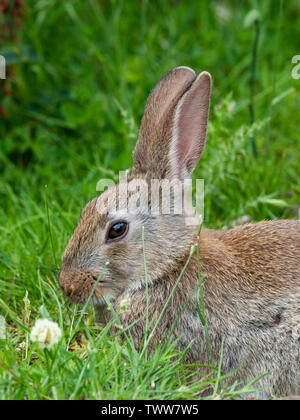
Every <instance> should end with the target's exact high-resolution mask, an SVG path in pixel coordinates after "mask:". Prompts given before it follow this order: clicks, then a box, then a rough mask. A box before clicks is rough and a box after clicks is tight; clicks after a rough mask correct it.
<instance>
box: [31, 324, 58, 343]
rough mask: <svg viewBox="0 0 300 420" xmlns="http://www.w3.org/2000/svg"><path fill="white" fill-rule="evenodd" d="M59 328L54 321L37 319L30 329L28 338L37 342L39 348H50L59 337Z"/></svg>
mask: <svg viewBox="0 0 300 420" xmlns="http://www.w3.org/2000/svg"><path fill="white" fill-rule="evenodd" d="M61 335H62V333H61V329H60V328H59V326H58V325H57V324H56V322H52V321H48V319H38V320H37V321H36V323H35V326H34V327H33V328H32V330H31V335H30V340H31V341H33V342H37V343H38V344H39V347H40V348H41V349H44V348H47V349H49V350H50V349H51V348H52V347H53V346H54V345H55V344H57V343H58V342H59V340H60V339H61Z"/></svg>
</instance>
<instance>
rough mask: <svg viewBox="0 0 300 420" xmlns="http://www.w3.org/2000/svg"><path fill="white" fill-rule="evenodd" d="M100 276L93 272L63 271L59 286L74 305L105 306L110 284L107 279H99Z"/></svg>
mask: <svg viewBox="0 0 300 420" xmlns="http://www.w3.org/2000/svg"><path fill="white" fill-rule="evenodd" d="M98 277H99V274H96V273H94V272H91V271H81V270H78V271H77V270H75V271H73V270H72V271H70V270H62V271H61V272H60V276H59V285H60V287H61V289H62V291H63V293H64V294H65V295H66V296H67V297H68V298H69V299H70V300H71V301H72V302H74V303H78V304H85V303H86V302H87V301H89V303H90V304H92V305H93V306H104V305H105V304H106V300H107V299H106V298H105V296H108V295H109V293H108V284H107V283H106V281H105V279H103V278H102V279H101V280H100V281H99V279H98Z"/></svg>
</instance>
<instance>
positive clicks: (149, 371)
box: [0, 0, 300, 399]
mask: <svg viewBox="0 0 300 420" xmlns="http://www.w3.org/2000/svg"><path fill="white" fill-rule="evenodd" d="M27 5H28V7H27V12H26V18H24V20H23V27H21V28H20V31H19V40H18V41H15V42H14V43H8V42H6V43H5V44H1V47H0V54H4V55H6V56H7V57H8V60H7V61H8V62H9V63H11V65H13V67H12V68H11V69H12V70H13V73H14V75H13V77H12V78H11V79H10V83H11V87H12V91H13V94H12V95H8V96H5V97H3V98H1V106H5V109H6V112H7V115H8V118H6V119H5V118H4V117H3V118H1V120H0V199H1V203H2V206H1V208H0V315H2V316H3V317H4V318H5V322H6V339H5V340H3V339H0V398H1V399H24V398H25V399H37V398H39V399H58V398H62V399H80V398H86V399H112V398H118V399H125V398H128V399H134V398H161V399H171V398H199V397H200V396H201V392H202V391H203V389H204V388H205V387H210V389H211V391H212V392H211V394H210V395H211V396H210V397H209V398H233V397H235V396H237V395H238V394H239V393H243V392H244V391H245V392H246V391H249V390H250V388H253V386H255V384H250V385H249V387H248V388H247V389H244V390H239V386H238V385H237V384H235V385H234V386H233V387H226V378H224V377H223V374H222V371H221V368H220V364H219V362H220V361H219V360H215V361H212V365H213V366H212V369H211V375H210V376H208V377H203V379H202V380H201V381H199V380H193V379H192V378H191V376H192V372H193V367H191V366H187V365H185V364H184V362H183V355H182V354H178V352H177V351H176V345H175V344H176V343H175V344H171V343H170V345H169V347H164V348H161V349H159V350H158V351H157V353H156V354H153V355H152V356H151V355H149V354H148V353H147V351H144V352H143V351H140V352H139V351H136V350H135V349H134V346H133V345H132V342H131V341H130V335H129V334H128V340H125V342H123V344H120V341H119V339H118V337H111V336H110V334H109V331H110V325H108V326H106V327H104V328H103V326H101V325H99V324H97V322H96V319H95V314H94V313H93V311H92V309H91V308H89V307H86V308H84V310H83V308H81V307H77V306H73V305H71V304H70V303H69V302H67V301H66V300H65V299H64V297H63V296H62V293H61V291H60V289H59V287H58V283H57V277H58V272H59V265H60V261H61V259H60V257H61V255H62V253H63V250H64V248H65V246H66V243H67V241H68V239H69V237H70V235H71V233H72V231H73V229H74V226H75V224H76V221H77V220H78V217H79V214H80V211H81V209H82V207H83V205H84V204H85V203H86V202H87V201H88V200H89V199H90V198H92V197H94V196H95V195H96V184H97V181H98V180H99V178H101V177H107V176H111V177H115V176H116V173H117V171H119V170H124V169H126V168H128V167H129V166H130V165H131V151H132V149H133V146H134V143H135V141H136V135H137V131H138V125H139V121H140V118H141V116H142V112H143V107H144V104H145V100H146V97H147V95H148V93H149V91H150V89H151V88H152V87H153V86H154V84H155V83H156V81H157V80H158V79H159V78H160V77H161V76H162V75H163V74H164V73H165V72H167V71H168V70H169V69H171V68H173V67H176V66H178V65H187V66H190V67H193V68H195V70H197V71H200V70H203V69H206V70H208V71H210V72H211V73H212V75H213V78H214V87H213V98H212V111H211V116H210V125H209V132H208V142H207V148H206V151H205V153H204V155H203V158H202V160H201V163H200V164H199V166H198V167H197V169H196V172H195V177H197V178H204V179H205V191H206V194H205V225H207V226H209V227H214V228H222V227H224V226H227V227H230V226H232V225H233V224H234V223H235V222H236V220H237V219H239V218H240V217H241V216H244V215H246V214H247V215H249V217H250V218H251V219H252V220H254V221H256V220H262V219H267V218H268V219H277V218H299V216H300V210H299V201H300V200H299V199H300V182H299V172H300V164H299V162H300V138H299V122H298V121H299V117H300V96H299V88H300V84H299V81H297V80H293V79H292V78H291V70H292V67H291V58H292V56H294V55H296V54H299V50H298V49H299V45H298V39H299V36H300V33H299V32H300V25H299V23H300V21H299V20H300V14H299V4H298V2H297V1H296V0H290V1H289V2H278V1H276V0H266V1H264V2H256V1H245V2H238V1H237V2H232V1H225V2H218V1H213V2H204V1H203V2H198V1H191V2H188V3H187V2H184V1H175V0H174V1H171V0H170V1H157V2H148V1H143V2H142V4H140V3H138V2H135V1H133V2H125V1H118V2H116V1H108V2H100V1H97V0H88V1H81V0H75V1H71V0H66V1H64V2H61V1H58V0H49V1H44V0H35V1H33V0H28V1H27ZM254 9H255V10H257V11H258V12H259V16H260V36H259V42H258V44H257V49H256V70H255V84H254V85H253V89H252V95H251V101H252V105H253V107H254V108H255V121H251V123H249V105H250V99H249V83H250V79H251V62H252V61H253V49H252V47H253V42H254V32H253V26H249V27H248V26H247V24H245V21H246V23H247V16H249V13H250V12H251V11H252V10H254ZM248 20H249V17H248ZM0 83H1V81H0ZM251 139H255V141H256V148H257V156H254V155H253V153H252V150H251ZM45 185H47V187H46V188H45ZM144 257H145V268H146V265H147V264H146V262H147V254H146V253H145V255H144ZM27 292H28V294H27ZM25 296H27V300H26V301H25V302H24V301H23V299H24V297H25ZM28 299H29V301H30V304H29V302H28ZM200 309H201V307H200ZM201 314H202V313H201V310H200V315H201ZM202 316H203V314H202ZM38 317H50V318H51V319H52V320H53V321H56V322H58V323H59V325H60V327H61V328H62V329H63V339H62V341H61V343H60V344H59V345H58V346H57V347H56V348H55V349H53V350H51V351H42V350H41V349H39V348H38V347H37V346H36V345H35V344H33V343H31V342H30V341H29V334H30V329H31V327H32V325H33V324H34V322H35V320H36V319H37V318H38ZM202 320H204V319H203V318H202ZM150 327H151V325H149V328H148V329H146V330H147V331H149V332H150V333H151V328H150ZM120 334H122V332H121V331H120ZM208 336H209V331H208ZM174 356H177V357H174ZM213 362H214V363H213ZM220 384H222V386H220Z"/></svg>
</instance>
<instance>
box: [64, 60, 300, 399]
mask: <svg viewBox="0 0 300 420" xmlns="http://www.w3.org/2000/svg"><path fill="white" fill-rule="evenodd" d="M211 84H212V78H211V75H210V74H209V73H208V72H205V71H203V72H201V73H200V74H198V75H196V73H195V72H194V71H193V70H192V69H190V68H188V67H184V66H181V67H177V68H175V69H173V70H171V71H170V72H169V73H167V74H166V75H165V76H164V77H163V78H162V79H161V80H160V81H159V82H158V83H157V85H156V86H155V88H154V89H153V90H152V91H151V93H150V95H149V97H148V100H147V104H146V107H145V112H144V115H143V118H142V122H141V127H140V131H139V136H138V140H137V143H136V146H135V148H134V151H133V165H132V169H131V171H130V173H129V174H128V176H127V177H126V179H125V181H124V180H123V181H120V183H119V184H118V185H116V186H111V187H110V188H108V189H107V190H105V191H104V192H103V193H102V194H101V195H100V196H99V197H96V198H94V199H93V200H92V201H90V202H89V203H88V204H87V206H86V207H85V208H84V209H83V211H82V213H81V217H80V220H79V222H78V225H77V227H76V229H75V231H74V234H73V236H72V237H71V239H70V240H69V243H68V245H67V247H66V250H65V253H64V255H63V260H62V265H61V272H60V276H59V283H60V286H61V288H62V290H63V292H64V293H65V295H66V296H67V297H69V298H70V299H71V300H72V301H74V302H76V303H81V304H83V303H85V302H86V301H87V299H88V297H89V295H90V294H91V293H92V290H93V288H94V287H95V285H96V282H97V279H98V277H99V274H100V273H102V272H103V270H104V267H105V271H104V274H103V276H102V277H101V280H100V281H99V284H98V285H97V287H96V289H95V291H94V294H93V296H92V299H91V302H92V303H93V304H94V305H95V307H96V308H97V309H98V310H99V313H101V317H102V320H104V321H105V322H108V321H109V320H110V319H111V316H112V315H111V310H109V308H108V306H107V304H106V302H107V299H109V301H110V302H111V304H112V307H113V308H114V310H115V311H116V312H118V310H119V308H120V305H122V302H124V300H126V299H127V301H128V302H129V308H128V310H127V311H124V313H123V314H122V317H121V322H122V325H123V327H124V328H125V327H126V326H131V328H130V333H131V335H132V337H133V340H134V343H135V345H136V347H137V348H139V346H140V344H141V343H142V340H143V337H144V334H145V325H146V323H147V316H148V321H149V322H151V323H152V324H151V325H153V323H155V322H156V321H157V320H158V317H159V315H160V313H161V312H162V309H163V307H164V305H165V303H166V301H167V299H168V298H169V296H170V294H171V298H170V301H169V303H168V305H167V307H166V309H165V312H164V313H163V316H162V317H161V319H160V322H159V323H158V326H157V329H156V330H155V332H154V334H153V337H152V340H151V343H150V345H149V346H150V347H149V348H150V350H151V349H152V350H154V349H155V348H156V347H157V346H158V345H159V343H161V342H163V340H165V339H166V336H167V335H168V333H170V332H171V330H172V334H173V335H172V337H173V339H174V340H175V339H176V340H177V341H176V348H177V349H178V350H179V351H183V350H185V349H186V348H187V346H190V348H189V350H188V352H187V353H186V359H185V360H186V362H187V363H200V364H206V365H210V364H211V354H210V352H209V349H208V345H207V341H206V338H205V329H204V327H203V324H202V322H201V320H200V317H199V315H198V311H197V299H198V301H199V292H198V290H199V276H198V253H199V263H200V273H201V277H202V279H203V280H202V292H203V300H204V309H205V316H206V323H207V328H208V333H209V336H210V342H211V350H212V354H213V356H214V358H215V359H216V360H219V357H220V349H221V347H222V346H223V355H222V357H223V361H222V370H223V372H233V371H235V373H234V374H233V376H232V381H238V382H239V383H240V384H241V385H243V384H244V385H245V384H248V383H250V382H251V381H253V380H254V379H255V378H258V377H259V376H260V375H263V374H265V373H269V374H268V375H266V376H263V377H262V378H261V379H259V381H258V383H257V385H256V386H259V387H260V389H261V391H259V393H258V395H259V396H260V397H264V398H267V397H270V396H272V395H275V394H279V395H280V396H286V395H299V393H300V260H299V257H300V221H299V220H278V221H262V222H258V223H246V224H244V225H241V226H236V227H234V228H232V229H230V230H211V229H207V228H205V227H202V229H201V230H200V229H199V228H198V225H197V224H196V223H195V224H193V223H186V218H187V217H188V216H187V213H189V212H186V211H184V212H183V213H182V214H175V213H174V212H173V213H172V212H170V213H169V214H162V212H157V213H156V214H154V215H153V214H151V212H150V214H149V211H148V210H149V207H152V204H153V203H151V198H149V197H148V199H146V200H144V201H143V200H141V201H143V203H142V204H141V207H140V209H139V210H138V211H136V212H135V213H134V214H131V213H130V212H129V211H128V208H127V207H128V206H127V204H128V201H127V202H126V200H125V201H124V200H123V206H122V205H121V206H119V208H117V209H116V207H115V206H114V205H112V207H111V208H110V204H109V198H110V197H111V196H112V195H115V196H116V197H120V196H121V195H122V193H124V192H125V190H126V191H128V190H130V191H131V192H132V191H134V188H133V187H134V185H135V183H136V182H139V181H143V182H145V183H146V184H147V185H149V184H150V180H152V179H158V180H173V179H176V180H179V181H180V182H183V180H185V179H187V178H190V177H191V175H192V173H193V170H194V168H195V166H196V164H197V163H198V161H199V159H200V157H201V155H202V152H203V150H204V147H205V143H206V132H207V123H208V114H209V106H210V93H211ZM174 194H175V193H174ZM173 198H174V197H173ZM172 202H173V201H172ZM119 204H120V203H119ZM154 207H157V202H156V203H155V205H153V208H154ZM189 217H190V214H189ZM195 217H196V216H195ZM143 228H144V247H143V243H142V229H143ZM195 244H198V246H199V251H198V252H194V253H191V249H195ZM144 254H145V255H144ZM144 256H145V261H144ZM189 259H190V260H189ZM188 261H189V262H188ZM187 262H188V264H187ZM145 264H146V272H147V276H146V275H145ZM184 266H186V268H185V270H184V271H183V268H184ZM182 273H183V274H182ZM180 275H182V277H181V278H180V281H179V282H178V285H177V287H176V288H175V290H174V291H173V293H172V292H171V291H172V289H173V287H174V285H175V283H176V281H178V277H179V276H180ZM147 304H148V310H146V306H147ZM110 309H111V308H110ZM191 343H192V345H191Z"/></svg>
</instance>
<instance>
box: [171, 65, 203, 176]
mask: <svg viewBox="0 0 300 420" xmlns="http://www.w3.org/2000/svg"><path fill="white" fill-rule="evenodd" d="M210 85H211V77H210V75H209V73H206V72H203V73H201V74H200V75H199V76H198V77H197V79H196V80H195V82H194V84H193V85H192V87H191V88H190V90H189V91H188V92H187V93H186V94H185V95H184V96H183V97H182V99H181V100H180V101H179V104H178V106H177V109H176V113H175V120H174V129H173V138H172V141H171V150H170V160H171V171H172V175H173V176H176V177H179V178H181V179H183V178H187V177H190V175H191V173H192V172H193V170H194V168H195V166H196V165H197V163H198V161H199V159H200V157H201V154H202V152H203V150H204V147H205V142H206V130H207V120H208V113H209V101H210Z"/></svg>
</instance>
